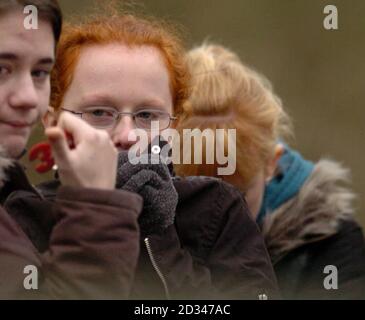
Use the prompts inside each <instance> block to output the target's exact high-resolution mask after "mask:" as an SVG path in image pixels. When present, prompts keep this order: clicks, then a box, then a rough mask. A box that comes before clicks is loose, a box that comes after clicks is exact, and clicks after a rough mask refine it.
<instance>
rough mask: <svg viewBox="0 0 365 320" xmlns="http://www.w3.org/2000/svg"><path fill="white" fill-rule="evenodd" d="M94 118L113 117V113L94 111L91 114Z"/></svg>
mask: <svg viewBox="0 0 365 320" xmlns="http://www.w3.org/2000/svg"><path fill="white" fill-rule="evenodd" d="M90 113H91V114H92V115H93V116H94V117H113V113H112V112H110V111H107V110H101V109H97V110H93V111H91V112H90Z"/></svg>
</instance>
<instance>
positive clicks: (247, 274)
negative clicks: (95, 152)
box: [0, 177, 278, 299]
mask: <svg viewBox="0 0 365 320" xmlns="http://www.w3.org/2000/svg"><path fill="white" fill-rule="evenodd" d="M173 182H174V186H175V188H176V190H177V192H178V195H179V203H178V207H177V211H176V216H175V223H174V224H173V225H171V226H170V227H169V228H168V229H167V230H166V231H165V232H163V233H160V234H151V235H149V236H147V237H146V238H145V239H142V238H140V234H139V229H138V227H136V226H135V225H134V223H135V218H136V216H137V213H136V212H137V211H138V210H140V202H139V201H140V199H139V197H138V195H136V194H126V193H124V192H122V191H119V192H120V193H118V194H119V203H118V204H120V205H121V208H118V207H117V206H115V207H112V208H109V207H108V208H107V209H108V210H109V211H108V210H105V208H104V207H102V206H97V205H95V202H97V203H98V202H102V200H100V199H98V195H97V194H96V193H91V192H90V191H88V190H71V189H70V188H64V187H59V183H58V181H54V182H51V183H47V184H44V185H43V186H42V187H41V189H40V190H41V194H39V193H38V192H36V191H35V190H34V189H33V188H28V189H25V188H24V187H22V188H21V190H22V191H19V187H18V189H17V190H18V191H13V192H12V193H11V194H10V195H9V196H8V197H7V199H6V201H5V206H6V208H7V209H8V211H9V213H10V214H11V215H12V217H13V219H14V220H16V221H17V222H18V223H19V225H20V226H21V227H22V229H23V230H24V232H25V233H26V234H27V235H28V237H29V238H30V239H31V241H32V243H33V244H34V246H35V247H36V248H37V249H38V251H39V252H40V254H39V255H40V256H44V255H46V257H48V256H49V252H52V253H54V252H55V251H54V250H55V249H54V248H53V247H55V248H58V245H59V244H61V247H60V248H61V249H62V250H61V251H62V252H61V257H62V255H63V259H59V260H54V266H53V267H55V265H56V264H57V268H58V269H60V270H62V271H63V272H64V271H67V269H68V267H69V274H70V275H72V276H79V277H80V278H83V280H84V282H83V283H84V284H86V283H87V281H89V279H90V278H94V277H96V278H99V279H102V278H103V277H105V276H106V272H105V271H106V270H107V271H110V270H111V271H115V274H118V272H120V273H119V279H115V280H116V281H115V283H112V281H111V282H110V283H106V284H105V286H104V287H105V288H107V287H108V286H109V285H110V286H111V290H110V291H109V292H108V294H105V295H104V293H105V292H102V291H101V292H100V294H97V295H96V294H95V295H94V297H95V296H96V297H100V298H107V297H112V298H126V297H127V298H133V299H135V298H138V299H144V298H155V299H159V298H172V299H176V298H183V299H188V298H206V299H209V298H221V299H222V298H223V299H227V298H233V299H258V297H259V295H260V294H266V295H267V296H268V298H269V299H270V298H276V297H278V295H277V291H276V279H275V276H274V272H273V269H272V266H271V263H270V258H269V256H268V253H267V251H266V248H265V246H264V242H263V239H262V236H261V234H260V231H259V229H258V227H257V226H256V224H255V223H254V222H253V221H252V220H251V218H250V217H249V214H248V210H247V207H246V203H245V202H244V200H243V199H242V196H241V195H240V192H239V191H237V190H236V189H235V188H233V187H232V186H230V185H228V184H226V183H223V182H221V181H219V180H218V179H213V178H204V177H194V178H189V179H180V178H174V179H173ZM116 192H117V191H116ZM43 197H44V198H46V200H45V199H43ZM80 198H81V199H82V200H81V201H77V200H76V199H80ZM113 200H114V198H113ZM80 202H82V203H80ZM112 209H113V210H112ZM118 210H119V212H118V214H116V212H117V211H118ZM128 210H129V212H128ZM59 211H63V215H64V216H66V217H68V218H67V220H65V221H67V224H65V223H62V222H61V223H60V220H59V218H60V213H59ZM85 211H86V212H85ZM114 213H115V216H114V215H113V214H114ZM112 215H113V216H112ZM63 219H65V218H63ZM106 219H109V220H106ZM113 219H117V220H118V221H114V220H113ZM112 220H113V221H114V223H115V225H112V224H111V223H112V222H113V221H112ZM61 221H62V220H61ZM108 221H109V222H108ZM95 225H96V226H97V227H94V226H95ZM123 228H124V229H123ZM19 232H20V231H19ZM85 233H86V234H87V237H85ZM107 235H108V236H107ZM23 238H24V237H22V239H23ZM14 240H15V239H14ZM23 241H25V240H23ZM124 244H125V245H128V248H125V247H123V245H124ZM0 249H1V248H0ZM86 249H87V253H91V252H92V254H89V255H85V256H80V253H82V252H83V250H86ZM68 250H69V251H68ZM89 250H90V251H89ZM9 251H10V250H9ZM1 252H2V251H0V254H2V253H1ZM93 254H95V256H96V257H97V258H98V260H95V261H94V260H93ZM34 255H36V254H35V253H34ZM102 258H104V259H105V260H104V262H108V263H109V268H107V267H105V269H102V268H98V267H97V264H95V263H96V262H98V261H99V262H100V261H102V260H103V259H102ZM41 263H42V261H41V260H39V261H38V264H39V265H41ZM63 264H65V265H63ZM47 266H48V264H47ZM112 274H113V273H112ZM66 275H67V273H66ZM45 277H47V274H45ZM109 277H110V279H112V278H113V277H112V276H109ZM62 280H63V281H66V282H67V276H63V278H62ZM58 282H60V279H58ZM67 283H68V282H67ZM130 283H132V284H131V285H130ZM99 284H100V283H99ZM118 286H119V287H120V292H118V290H117V287H118ZM79 287H81V286H79ZM80 291H81V290H80ZM80 291H77V292H76V293H80ZM81 292H82V291H81ZM83 293H84V294H85V296H87V292H83ZM65 294H66V292H65ZM75 296H77V295H76V294H74V295H72V296H71V297H75ZM89 296H91V293H90V295H89Z"/></svg>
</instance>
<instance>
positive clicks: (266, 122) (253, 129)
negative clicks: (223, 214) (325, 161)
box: [175, 44, 291, 186]
mask: <svg viewBox="0 0 365 320" xmlns="http://www.w3.org/2000/svg"><path fill="white" fill-rule="evenodd" d="M187 63H188V67H189V69H190V73H191V96H190V98H189V99H188V101H187V102H186V103H185V104H184V105H183V114H182V115H181V116H180V119H179V122H178V124H177V129H178V130H179V131H181V132H182V130H183V129H188V128H199V129H200V130H202V131H203V130H204V129H208V128H209V129H213V130H215V129H224V131H225V132H227V131H228V129H236V146H237V149H236V150H237V151H236V152H237V157H236V163H237V167H236V174H238V175H239V176H240V178H242V181H243V184H244V185H245V186H247V185H248V184H249V183H250V182H251V181H252V178H253V177H254V176H255V175H256V174H257V173H258V172H259V170H261V169H264V168H265V167H266V164H267V163H268V161H269V160H270V159H271V158H272V157H273V156H274V150H275V145H276V144H277V141H278V139H279V138H282V137H286V136H289V135H290V134H291V124H290V120H289V117H288V115H287V114H286V113H285V111H284V110H283V107H282V103H281V101H280V99H279V98H278V97H277V96H276V95H275V94H274V92H273V89H272V86H271V84H270V82H269V81H268V80H267V79H266V78H265V77H263V76H262V75H260V74H259V73H257V72H256V71H254V70H253V69H251V68H249V67H248V66H246V65H244V64H243V63H242V62H241V60H240V58H239V57H238V56H237V55H236V54H235V53H234V52H232V51H231V50H229V49H227V48H224V47H223V46H220V45H215V44H203V45H201V46H199V47H197V48H194V49H192V50H190V51H189V52H188V54H187ZM221 147H223V148H224V150H225V152H226V154H227V139H225V142H224V146H221ZM204 153H205V152H203V155H204ZM204 160H205V159H204V157H203V164H200V165H194V164H191V165H186V164H181V165H176V166H175V170H176V173H177V174H178V175H182V176H188V175H207V176H215V175H216V172H217V171H216V168H217V167H218V166H219V165H218V164H217V163H214V164H212V165H209V164H206V163H204Z"/></svg>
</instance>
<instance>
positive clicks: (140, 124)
mask: <svg viewBox="0 0 365 320" xmlns="http://www.w3.org/2000/svg"><path fill="white" fill-rule="evenodd" d="M61 110H63V111H67V112H71V113H73V114H75V115H77V116H79V117H80V118H82V119H84V120H85V121H86V122H87V123H88V124H90V125H91V126H93V127H95V128H100V129H109V128H114V127H115V126H116V125H117V123H118V122H119V120H120V119H121V117H122V116H126V115H128V116H131V117H132V119H133V122H134V125H135V126H136V128H138V129H145V130H151V128H152V122H158V125H159V129H160V130H164V129H167V128H168V127H169V126H170V124H171V121H172V120H177V118H176V117H172V116H170V114H168V113H167V112H164V111H162V110H156V109H144V110H138V111H136V112H118V111H116V110H114V109H105V108H100V107H96V108H91V109H89V110H87V111H84V112H77V111H73V110H69V109H65V108H61Z"/></svg>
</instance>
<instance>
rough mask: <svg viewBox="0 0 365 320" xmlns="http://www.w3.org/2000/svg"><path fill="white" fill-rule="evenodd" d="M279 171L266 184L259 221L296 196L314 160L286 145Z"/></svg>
mask: <svg viewBox="0 0 365 320" xmlns="http://www.w3.org/2000/svg"><path fill="white" fill-rule="evenodd" d="M278 166H279V173H278V174H277V175H276V176H275V177H274V178H273V179H271V181H270V182H269V183H268V184H267V185H266V187H265V192H264V198H263V201H262V205H261V209H260V212H259V215H258V216H257V222H258V223H260V222H262V219H263V218H264V217H265V216H266V215H267V214H269V213H271V212H273V211H274V210H275V209H277V208H279V207H280V206H281V205H282V204H284V203H285V202H286V201H288V200H289V199H291V198H292V197H294V196H295V195H296V194H297V193H298V192H299V190H300V189H301V187H302V185H303V184H304V183H305V181H306V180H307V178H308V177H309V176H310V174H311V173H312V171H313V168H314V165H313V163H312V162H310V161H307V160H305V159H303V157H302V156H301V155H300V153H298V152H297V151H294V150H292V149H290V148H289V147H288V146H286V145H285V151H284V154H283V155H282V156H281V158H280V160H279V163H278Z"/></svg>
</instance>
